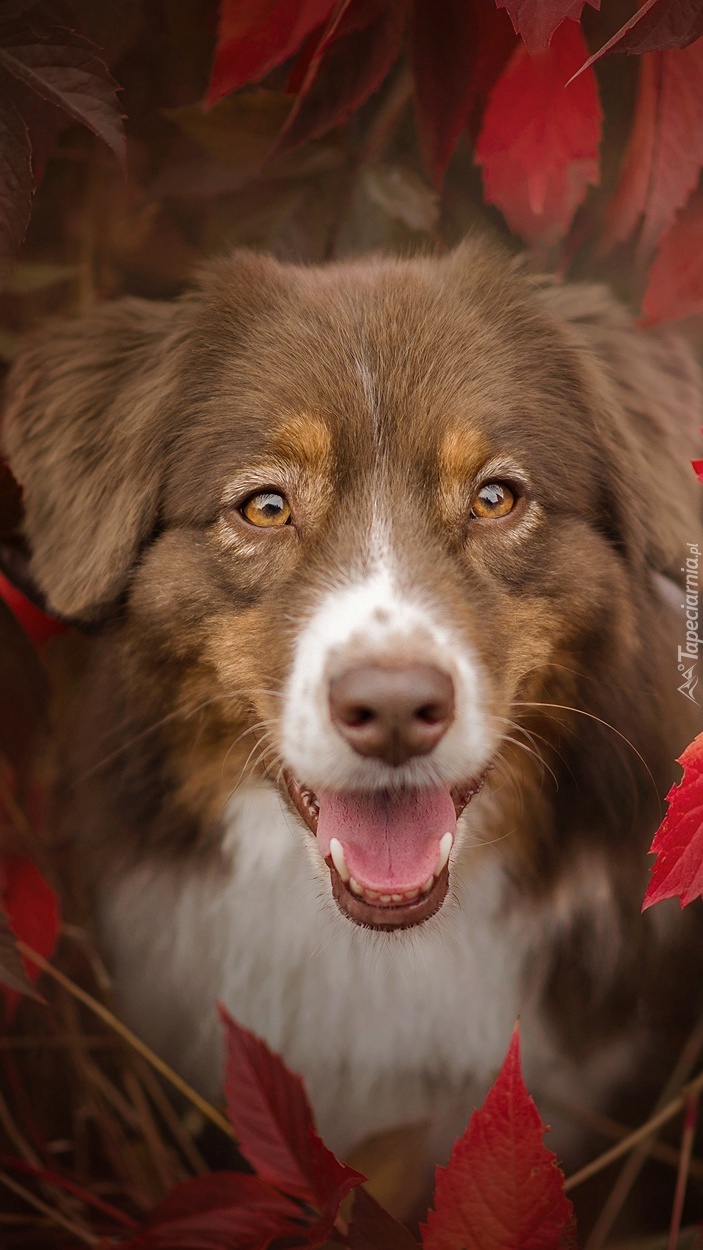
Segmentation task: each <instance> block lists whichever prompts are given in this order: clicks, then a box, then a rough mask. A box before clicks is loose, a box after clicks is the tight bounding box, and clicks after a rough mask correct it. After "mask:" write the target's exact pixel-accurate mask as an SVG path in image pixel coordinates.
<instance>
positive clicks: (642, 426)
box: [533, 280, 703, 579]
mask: <svg viewBox="0 0 703 1250" xmlns="http://www.w3.org/2000/svg"><path fill="white" fill-rule="evenodd" d="M533 281H534V286H535V289H536V293H537V295H538V299H539V300H540V302H541V303H542V304H543V306H544V308H545V309H546V310H547V311H548V312H549V314H550V317H551V318H552V320H553V321H555V322H556V323H557V324H558V328H559V331H560V333H561V334H562V335H563V336H564V337H565V338H566V339H567V340H568V341H569V342H570V343H571V345H572V346H573V348H574V349H575V353H576V355H575V363H576V366H577V368H579V369H580V371H581V372H582V375H583V376H584V378H585V380H586V385H587V389H588V391H589V394H590V402H591V407H592V411H593V421H594V424H595V428H596V433H597V439H598V445H599V447H602V449H603V464H602V474H603V515H604V521H605V522H606V523H608V524H610V525H611V526H612V530H613V533H614V534H615V535H616V537H617V536H619V537H620V539H621V541H622V543H623V545H627V546H628V547H629V548H630V554H631V556H633V557H635V558H636V557H637V556H639V557H640V558H642V559H643V560H644V562H645V563H646V564H647V565H648V566H649V567H650V568H651V569H653V570H655V571H656V572H659V573H664V574H668V575H671V576H673V577H674V578H675V579H679V577H680V566H681V561H682V557H683V556H685V555H686V544H687V543H696V542H699V541H700V540H701V537H702V536H703V530H702V517H703V492H702V491H701V485H700V483H699V482H698V480H697V478H696V476H695V474H694V472H693V469H692V468H691V459H692V458H695V457H696V456H699V455H700V454H701V451H700V448H701V437H700V431H701V426H702V425H703V383H702V379H701V372H700V369H699V367H698V365H697V362H696V360H695V358H694V355H693V353H692V351H691V350H690V349H689V347H688V345H687V344H686V342H685V341H684V340H683V339H682V338H680V337H679V336H677V335H676V333H674V332H671V331H667V330H662V329H642V328H640V327H639V326H637V325H636V324H635V323H634V321H633V319H632V317H631V316H630V314H629V313H628V312H627V310H626V309H625V308H624V307H623V306H622V305H620V304H618V303H617V301H616V300H615V299H614V298H613V296H611V295H610V293H609V292H608V291H607V290H606V289H605V288H604V287H598V286H589V285H580V284H573V285H564V286H559V285H555V284H553V283H551V282H548V281H539V280H533Z"/></svg>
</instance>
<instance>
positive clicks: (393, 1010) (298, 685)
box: [3, 241, 703, 1154]
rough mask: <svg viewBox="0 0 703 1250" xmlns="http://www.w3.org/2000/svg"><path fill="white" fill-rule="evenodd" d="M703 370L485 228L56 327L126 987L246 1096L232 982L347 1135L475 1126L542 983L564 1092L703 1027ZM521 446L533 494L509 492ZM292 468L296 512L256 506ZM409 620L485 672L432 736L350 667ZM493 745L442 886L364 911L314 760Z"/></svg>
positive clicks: (484, 751)
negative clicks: (696, 671)
mask: <svg viewBox="0 0 703 1250" xmlns="http://www.w3.org/2000/svg"><path fill="white" fill-rule="evenodd" d="M700 406H701V405H700V381H699V377H698V373H697V370H696V368H695V366H694V364H693V363H692V361H691V359H690V357H689V355H688V353H687V351H686V350H685V349H684V348H683V346H682V345H681V344H680V343H678V342H677V341H676V339H675V338H673V337H670V336H667V335H665V334H659V333H656V332H651V331H648V332H645V331H641V330H637V329H635V328H634V327H633V325H632V324H631V322H630V319H629V317H628V315H627V314H626V313H625V311H624V310H622V309H620V308H619V307H618V306H617V305H616V304H615V302H614V301H613V300H612V299H611V298H610V297H609V296H608V295H607V294H606V293H605V292H604V291H602V290H601V289H599V288H592V287H588V286H575V287H559V286H556V285H553V284H552V283H550V282H548V281H541V280H536V279H533V278H531V277H529V276H526V275H525V274H524V273H523V271H522V269H521V268H520V267H519V266H517V265H516V264H514V263H511V262H508V261H506V260H505V259H504V258H503V257H501V256H500V255H497V254H496V253H494V251H493V250H492V249H491V248H488V247H486V246H485V245H484V244H483V243H481V242H478V241H475V242H472V243H469V244H467V245H465V246H464V247H462V248H461V249H459V251H458V252H456V253H454V254H453V255H451V256H448V257H445V258H442V259H415V260H406V261H401V260H390V259H380V258H377V259H371V260H366V261H357V262H350V263H345V264H336V265H330V266H327V267H324V268H310V269H305V268H296V267H292V266H282V265H279V264H277V263H276V262H275V261H273V260H271V259H268V258H265V257H261V256H254V255H249V254H236V255H234V256H233V257H231V258H228V259H222V260H218V261H216V262H215V263H213V264H212V265H211V266H210V267H209V268H208V269H207V270H206V271H205V272H204V273H203V275H202V276H201V279H200V282H199V284H198V286H197V287H196V288H195V289H194V291H193V292H191V293H189V294H187V295H186V296H185V297H183V298H182V299H181V300H179V301H176V302H174V303H173V304H168V305H165V304H164V305H162V304H150V303H147V302H143V301H137V300H130V299H127V300H122V301H119V302H117V303H115V304H112V305H106V306H104V307H101V308H98V309H96V310H95V312H94V313H93V314H92V315H91V316H90V317H89V318H87V319H85V320H83V321H80V322H77V323H63V324H57V325H54V326H52V327H49V328H47V329H45V330H43V331H41V332H40V334H39V335H38V337H37V338H36V339H35V341H34V342H33V343H32V342H30V343H29V344H28V345H27V346H26V347H25V348H24V349H23V351H22V352H21V354H20V357H19V359H18V361H17V363H16V365H15V366H14V368H13V371H12V374H11V377H10V380H9V385H8V392H7V402H6V418H5V423H4V432H3V441H4V446H5V448H6V450H7V453H8V455H9V459H10V463H11V465H12V467H13V469H14V471H15V473H16V474H17V476H18V478H19V479H20V481H21V482H22V484H23V487H24V492H25V510H26V522H25V536H26V540H27V543H28V545H29V548H30V550H31V553H32V558H31V574H32V577H33V579H34V582H35V584H36V585H37V587H38V588H39V590H40V592H41V593H42V594H43V595H44V596H45V598H46V600H47V602H48V603H49V605H50V606H51V607H52V608H53V609H54V610H55V611H57V612H59V613H61V614H63V615H65V616H67V617H69V618H72V619H77V620H79V621H85V622H90V623H92V624H93V625H98V626H100V632H99V633H98V635H97V636H96V638H95V640H94V642H93V644H92V648H93V657H92V661H91V664H90V667H89V669H88V671H87V672H86V673H85V676H84V680H83V683H82V687H81V691H80V695H79V700H78V703H79V713H78V717H77V722H76V721H72V722H71V724H70V725H69V727H68V731H67V733H66V740H67V743H68V746H67V752H66V755H67V762H66V784H65V787H64V790H65V798H64V821H65V825H66V828H67V829H68V830H69V832H70V834H71V837H72V839H73V840H74V842H75V844H76V846H77V847H78V850H79V853H80V855H81V857H82V859H83V860H84V861H85V862H86V863H87V864H88V865H89V872H90V876H91V880H92V883H93V891H94V898H95V906H96V914H97V919H98V924H99V928H100V932H101V935H102V941H103V944H104V949H105V951H106V954H107V955H108V957H109V960H110V963H111V967H112V969H113V972H114V975H115V981H116V988H117V993H118V995H119V998H120V1000H121V1003H122V1007H123V1010H124V1013H125V1016H126V1018H127V1019H128V1021H130V1022H131V1023H132V1024H133V1025H135V1027H137V1028H138V1030H139V1031H140V1032H141V1033H142V1034H143V1035H144V1037H145V1038H146V1039H147V1040H148V1041H150V1042H151V1043H152V1044H153V1045H155V1046H156V1047H157V1048H158V1049H159V1050H161V1051H162V1052H163V1053H164V1054H165V1055H166V1056H167V1057H168V1058H169V1059H170V1060H171V1061H172V1062H173V1063H175V1064H176V1065H177V1066H178V1067H179V1068H180V1069H181V1070H182V1071H183V1072H184V1073H185V1074H186V1075H187V1076H188V1078H189V1079H190V1080H192V1081H194V1082H195V1083H196V1084H197V1085H199V1086H200V1087H201V1088H202V1089H204V1090H205V1091H206V1092H207V1093H208V1094H209V1095H211V1096H215V1095H216V1092H217V1089H218V1087H219V1080H220V1067H219V1065H220V1055H219V1037H218V1028H217V1022H216V1016H215V1012H214V1006H215V1002H216V1001H217V999H222V1000H223V1001H224V1002H225V1003H226V1005H227V1007H228V1008H229V1009H230V1011H231V1012H232V1013H233V1014H234V1015H235V1016H236V1017H237V1018H238V1019H240V1020H241V1021H243V1022H244V1023H245V1024H247V1025H249V1026H250V1027H252V1028H254V1029H256V1030H257V1031H258V1032H259V1033H260V1034H262V1035H263V1036H264V1037H266V1038H267V1039H268V1040H269V1042H270V1043H271V1044H272V1045H273V1046H275V1047H276V1048H278V1049H280V1050H281V1051H283V1053H284V1054H285V1056H286V1058H287V1059H288V1060H289V1062H290V1063H291V1064H292V1065H293V1066H294V1067H295V1068H297V1069H299V1070H300V1071H302V1072H303V1073H304V1075H305V1077H306V1079H307V1081H308V1084H309V1087H310V1090H311V1093H312V1096H313V1101H314V1103H315V1107H316V1109H317V1112H318V1115H319V1118H320V1122H321V1127H322V1129H323V1131H324V1132H325V1133H326V1134H327V1135H328V1137H329V1139H330V1141H331V1142H332V1144H333V1145H335V1146H336V1147H337V1148H338V1149H340V1150H347V1149H348V1148H349V1147H350V1146H351V1145H352V1144H353V1143H354V1142H355V1141H356V1140H358V1139H360V1138H363V1137H365V1136H366V1135H368V1134H369V1133H370V1132H372V1131H375V1130H377V1129H381V1128H386V1127H391V1126H393V1125H395V1124H398V1123H402V1122H407V1121H408V1120H411V1119H418V1118H424V1117H430V1118H432V1120H433V1124H434V1146H433V1149H434V1151H435V1153H438V1154H439V1153H442V1152H443V1151H444V1150H445V1149H446V1147H447V1144H448V1142H449V1140H450V1139H451V1135H452V1134H453V1133H454V1132H456V1131H458V1130H459V1129H460V1128H461V1126H462V1124H463V1122H464V1121H465V1118H466V1115H467V1111H468V1109H469V1105H470V1104H471V1103H472V1102H474V1101H475V1100H476V1099H477V1098H479V1097H480V1096H481V1094H482V1092H483V1090H484V1089H485V1086H486V1084H487V1083H488V1082H489V1081H490V1079H491V1077H492V1075H493V1073H494V1072H495V1070H496V1068H497V1066H498V1064H499V1063H500V1060H501V1058H502V1054H503V1053H504V1050H505V1048H506V1045H507V1042H508V1039H509V1035H510V1030H511V1028H512V1025H513V1022H514V1020H515V1017H516V1016H517V1015H518V1014H520V1015H521V1018H522V1032H523V1044H524V1053H525V1063H526V1071H527V1079H528V1083H529V1084H530V1086H531V1088H532V1089H533V1090H534V1091H535V1093H536V1094H537V1095H538V1096H539V1095H542V1096H545V1097H547V1096H548V1095H549V1094H550V1093H551V1094H555V1093H559V1092H562V1093H564V1092H567V1091H568V1096H569V1099H570V1101H572V1102H583V1103H585V1104H588V1105H598V1104H602V1103H603V1101H604V1100H605V1098H606V1096H607V1095H608V1094H609V1092H610V1091H611V1090H612V1089H613V1087H614V1086H615V1085H617V1084H618V1083H621V1082H622V1081H623V1080H624V1079H625V1078H629V1077H631V1076H632V1075H633V1072H634V1069H635V1067H636V1065H637V1064H638V1063H639V1062H640V1060H642V1061H644V1060H645V1058H646V1056H647V1055H648V1054H651V1053H652V1051H653V1050H656V1049H657V1048H661V1047H666V1045H667V1044H668V1041H669V1040H671V1041H672V1045H673V1046H675V1041H676V1037H677V1032H676V1031H677V1030H678V1029H680V1028H681V1027H685V1023H686V1016H687V1011H688V1006H687V999H686V989H685V987H684V986H683V984H678V983H676V982H675V979H674V978H672V977H671V976H670V975H668V974H667V968H670V967H671V966H672V965H671V961H672V960H673V959H676V958H678V957H679V953H680V951H681V949H682V946H683V945H684V944H685V943H686V942H688V941H690V935H689V934H688V933H687V930H688V929H690V927H691V923H692V922H691V920H690V917H689V916H688V915H684V917H683V918H680V917H679V916H678V909H677V908H676V905H673V907H672V908H670V909H669V908H666V907H665V908H657V909H655V911H654V912H653V913H651V914H647V915H646V916H645V917H641V916H640V901H641V897H642V892H643V889H644V885H645V881H646V875H647V860H646V849H647V846H648V843H649V840H650V838H651V835H652V832H653V830H654V828H655V827H656V825H657V823H658V820H659V817H660V812H661V800H662V798H663V796H664V794H665V793H666V790H667V788H668V786H669V785H670V783H671V781H672V780H673V778H674V775H675V771H676V770H675V766H674V764H673V760H674V757H675V755H676V754H677V752H679V751H680V749H681V748H682V747H683V746H684V745H685V744H686V743H687V742H688V741H689V740H690V739H691V737H692V736H693V734H694V732H695V731H696V729H697V727H698V723H699V722H698V720H697V717H698V710H699V709H698V708H697V706H696V705H694V704H692V703H691V702H690V701H688V700H686V699H685V698H684V697H683V696H682V695H681V694H680V693H679V692H678V690H677V686H678V684H679V678H678V672H677V645H678V641H679V634H681V631H682V628H683V627H682V617H681V616H680V615H679V614H678V609H677V608H676V606H675V605H673V606H672V604H671V602H669V599H670V598H671V594H670V592H671V586H672V579H673V583H676V582H677V581H678V582H679V583H680V581H681V573H680V569H681V566H682V563H683V561H684V558H685V556H686V553H687V544H689V543H698V542H700V541H701V538H702V537H703V535H702V530H701V524H700V506H699V500H698V495H697V485H696V482H695V479H694V478H693V475H692V474H691V472H690V468H689V459H690V456H691V454H693V453H694V452H695V446H696V437H697V427H698V425H699V424H700ZM490 478H501V479H509V480H510V481H511V482H513V483H514V484H515V485H516V489H517V490H518V492H519V496H520V499H519V506H518V507H517V508H516V510H515V515H514V516H512V517H511V518H506V521H505V522H504V521H501V522H496V523H494V522H487V523H479V524H478V525H476V524H475V523H474V522H473V521H472V520H471V518H470V515H469V507H470V503H471V499H472V497H473V496H474V494H475V491H476V489H477V488H478V486H479V485H480V483H481V482H482V481H486V480H488V479H490ZM264 488H269V489H275V490H278V491H281V492H282V493H284V494H285V495H286V496H287V498H288V499H289V500H290V502H291V506H292V508H293V518H294V525H292V526H286V527H285V529H281V530H276V531H275V532H274V531H268V530H261V531H259V530H257V529H255V528H253V527H251V526H247V524H246V523H245V522H244V521H243V519H242V517H241V514H240V512H239V507H240V505H241V502H242V500H244V499H245V498H246V497H247V495H250V494H252V493H253V492H255V491H256V490H257V489H259V490H260V489H264ZM662 579H663V580H662ZM662 586H664V587H667V588H668V589H667V590H665V591H664V592H662ZM667 595H668V596H669V599H667ZM391 655H392V656H393V657H395V658H396V659H397V657H399V656H400V657H401V658H403V657H406V658H407V659H408V662H415V661H417V660H421V661H423V662H427V661H429V662H431V663H436V664H438V665H441V666H443V667H445V668H446V669H447V670H448V671H449V672H450V673H451V676H452V679H453V682H454V686H455V691H456V715H455V718H454V721H453V724H452V726H451V728H450V729H449V730H448V731H447V733H446V735H445V736H444V738H443V739H442V741H441V742H440V743H439V744H438V746H437V747H436V748H435V750H434V751H433V752H432V753H430V754H429V755H426V756H423V757H421V758H418V759H411V760H409V761H407V762H406V763H404V764H402V765H401V766H400V768H395V769H393V768H392V767H391V766H390V765H389V764H386V763H383V762H382V761H380V760H376V759H362V758H361V757H359V756H356V755H355V753H354V751H353V750H352V749H351V747H350V746H349V745H348V744H347V743H346V742H344V741H342V738H341V736H340V735H339V734H337V733H336V731H335V727H334V725H333V724H332V722H331V721H330V718H329V709H328V701H327V691H328V687H329V682H330V680H331V679H332V678H333V677H334V675H335V673H337V672H340V671H343V670H344V669H345V668H346V667H348V666H349V665H350V664H353V663H357V662H358V663H362V662H365V661H367V660H368V659H369V658H370V659H372V660H374V661H378V660H379V659H380V660H383V659H384V657H386V658H387V657H388V656H391ZM488 764H493V765H494V768H493V770H492V771H491V772H490V773H489V774H488V779H487V781H486V784H485V787H484V791H483V793H482V794H481V796H480V797H477V798H474V799H473V801H472V802H471V803H470V805H469V806H468V808H467V809H466V811H465V812H464V814H463V815H462V816H461V818H460V821H459V825H458V830H457V837H456V841H455V844H454V847H453V850H452V857H451V860H450V891H449V896H448V898H447V900H446V902H445V903H444V906H443V907H442V908H441V910H439V911H438V912H437V914H436V915H434V916H433V917H432V918H431V919H430V920H428V921H427V922H426V923H425V924H424V925H421V926H419V927H418V928H416V929H412V930H407V931H399V932H389V933H380V932H370V931H368V930H364V929H361V928H357V927H355V926H353V925H352V924H351V923H350V922H349V920H348V919H346V918H345V917H344V916H343V915H341V914H340V912H339V911H338V909H337V907H336V905H335V903H334V901H333V898H332V892H331V888H330V874H329V871H328V867H327V865H326V864H325V863H324V862H323V860H322V857H321V855H320V854H319V851H318V848H317V846H316V843H315V839H314V837H313V836H312V834H311V833H310V831H309V830H308V828H307V827H306V826H305V825H304V824H303V822H302V820H301V819H300V817H299V816H298V814H297V811H296V810H295V808H294V806H293V805H292V803H291V801H290V799H289V797H288V791H287V789H286V786H285V784H284V781H283V777H284V775H285V770H292V771H293V772H294V773H295V775H296V777H297V778H299V779H300V780H301V781H302V782H304V783H305V784H306V785H307V786H309V787H311V788H312V789H315V788H318V787H319V788H322V789H327V790H330V789H331V790H334V791H347V790H359V789H362V790H377V789H381V790H387V789H389V788H390V789H392V788H393V787H397V786H399V785H400V786H405V787H413V786H420V787H421V786H426V785H429V784H438V783H442V784H445V785H447V786H456V785H460V784H462V783H465V782H468V781H470V780H471V778H472V777H475V776H476V775H477V774H478V773H480V772H482V770H483V769H484V768H485V767H486V766H487V765H488ZM672 1030H673V1032H672ZM561 1145H562V1148H566V1147H567V1146H568V1145H569V1142H568V1141H567V1138H566V1137H563V1138H562V1141H561Z"/></svg>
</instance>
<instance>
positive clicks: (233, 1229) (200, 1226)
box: [124, 1172, 304, 1250]
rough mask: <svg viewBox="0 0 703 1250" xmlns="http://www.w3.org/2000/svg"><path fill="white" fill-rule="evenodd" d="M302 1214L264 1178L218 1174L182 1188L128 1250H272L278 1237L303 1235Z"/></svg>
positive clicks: (157, 1210) (161, 1205) (159, 1208)
mask: <svg viewBox="0 0 703 1250" xmlns="http://www.w3.org/2000/svg"><path fill="white" fill-rule="evenodd" d="M301 1215H302V1212H301V1209H300V1207H298V1206H297V1205H296V1204H295V1203H294V1202H292V1201H291V1199H290V1198H286V1197H285V1195H284V1194H282V1193H280V1192H278V1191H277V1190H275V1189H273V1188H272V1187H271V1186H270V1185H266V1184H265V1183H264V1182H263V1181H261V1180H259V1179H258V1177H256V1176H246V1175H245V1174H243V1173H241V1172H215V1173H214V1174H213V1175H212V1176H198V1177H196V1178H195V1179H194V1180H190V1181H183V1182H182V1184H180V1185H177V1186H176V1188H175V1189H174V1190H172V1192H171V1193H170V1194H169V1195H168V1197H167V1198H165V1199H164V1201H163V1202H160V1203H159V1205H158V1206H157V1207H155V1208H154V1210H153V1211H152V1212H151V1215H150V1216H149V1220H148V1224H147V1227H146V1228H145V1229H144V1230H143V1231H142V1232H141V1233H139V1235H138V1236H137V1237H135V1238H133V1239H132V1240H131V1241H129V1242H128V1243H127V1245H126V1246H125V1248H124V1250H179V1248H180V1250H235V1248H236V1250H266V1247H267V1246H268V1245H269V1244H270V1242H271V1241H273V1240H274V1239H275V1238H277V1237H290V1236H294V1237H299V1235H300V1232H301V1223H300V1220H301ZM296 1244H298V1245H300V1244H304V1242H303V1243H301V1242H300V1241H299V1240H298V1241H297V1242H296Z"/></svg>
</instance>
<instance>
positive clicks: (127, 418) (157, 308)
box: [1, 299, 183, 622]
mask: <svg viewBox="0 0 703 1250" xmlns="http://www.w3.org/2000/svg"><path fill="white" fill-rule="evenodd" d="M182 321H183V305H182V304H179V303H173V304H170V303H169V304H166V303H156V302H152V301H147V300H138V299H123V300H119V301H117V302H115V303H113V304H105V305H102V306H101V307H99V308H97V309H96V310H95V311H94V312H93V313H91V314H90V315H89V316H86V317H82V318H80V319H78V320H75V321H72V322H71V321H63V322H60V323H59V322H57V323H54V324H53V325H52V324H50V325H48V326H45V327H43V328H42V329H41V330H39V331H38V333H37V334H36V335H35V336H33V337H32V338H30V339H28V340H27V341H26V342H25V343H24V344H23V345H22V346H21V348H20V353H19V356H18V358H17V360H16V362H15V363H14V365H13V367H12V369H11V371H10V374H9V376H8V379H7V385H6V402H5V410H4V414H3V424H2V437H1V442H2V448H3V452H4V454H5V455H6V456H7V459H8V462H9V464H10V466H11V468H12V471H13V473H14V474H15V476H16V478H17V479H18V481H19V482H20V483H21V485H22V488H23V503H24V522H23V537H24V539H25V540H26V543H27V546H28V550H29V553H30V561H29V566H28V573H29V577H30V579H31V583H33V586H34V587H35V589H36V591H37V593H38V596H39V598H40V601H41V600H43V602H44V603H45V604H46V607H47V608H48V610H49V611H51V612H54V613H56V614H57V615H59V616H62V617H64V618H67V619H70V620H74V621H78V622H81V621H85V622H90V621H95V620H99V619H100V618H101V617H103V616H105V615H107V614H109V612H110V611H111V609H112V607H113V605H114V603H115V601H116V600H118V599H119V597H120V595H121V594H122V591H123V590H124V588H125V586H126V583H127V580H128V576H129V572H130V569H131V568H132V566H133V564H134V561H135V559H136V557H137V555H138V552H139V549H140V546H141V545H142V544H143V542H144V541H145V540H146V539H147V538H148V537H149V534H150V533H151V532H152V529H153V526H154V523H155V518H156V512H157V506H158V495H159V485H160V478H161V469H162V461H163V453H164V433H163V421H162V419H161V414H162V412H163V411H164V408H165V407H166V405H167V403H168V398H169V393H170V391H171V390H172V389H173V387H174V378H175V373H176V371H175V370H174V356H175V354H176V353H177V351H178V339H179V336H182V334H183V331H182V328H181V324H182ZM28 584H29V583H28Z"/></svg>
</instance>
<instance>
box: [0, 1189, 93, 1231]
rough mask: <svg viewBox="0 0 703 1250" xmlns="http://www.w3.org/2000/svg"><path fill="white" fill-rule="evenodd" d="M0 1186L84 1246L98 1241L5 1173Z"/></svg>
mask: <svg viewBox="0 0 703 1250" xmlns="http://www.w3.org/2000/svg"><path fill="white" fill-rule="evenodd" d="M0 1185H4V1186H5V1188H6V1189H9V1190H11V1192H12V1193H13V1194H17V1196H18V1198H22V1199H23V1201H24V1202H27V1203H29V1205H30V1207H34V1208H35V1209H36V1210H37V1211H41V1213H42V1215H46V1216H47V1217H48V1219H49V1220H51V1222H52V1223H54V1224H60V1225H61V1227H62V1228H65V1229H66V1230H67V1232H69V1233H72V1234H73V1236H74V1237H77V1238H78V1240H79V1241H82V1242H84V1243H85V1245H86V1246H96V1245H97V1244H98V1242H99V1240H100V1238H99V1237H94V1236H93V1234H92V1233H89V1232H88V1231H87V1230H86V1229H84V1228H82V1227H81V1225H80V1224H75V1223H74V1222H73V1220H69V1219H67V1218H66V1216H65V1215H59V1212H58V1211H56V1210H52V1208H51V1207H50V1206H48V1204H47V1203H46V1202H42V1200H41V1198H37V1196H36V1194H33V1193H32V1191H31V1189H25V1187H24V1185H20V1184H18V1182H17V1181H13V1180H12V1178H11V1177H10V1176H7V1174H6V1173H5V1172H0Z"/></svg>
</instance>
